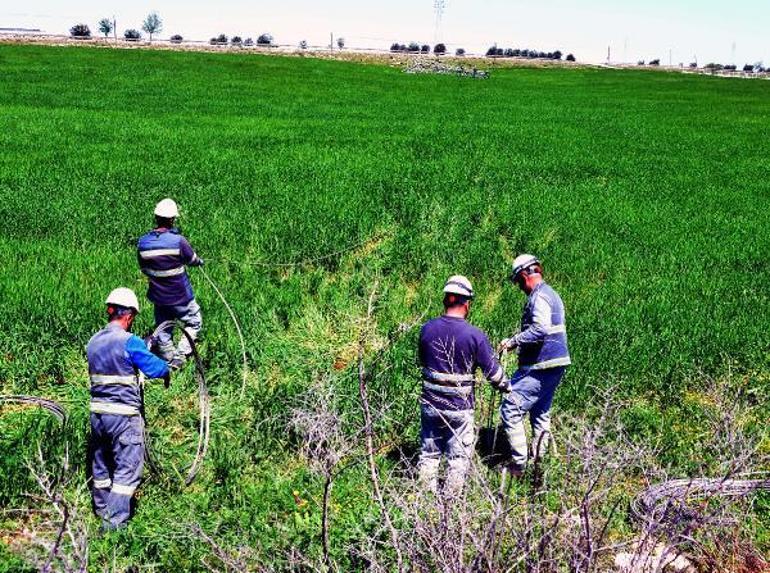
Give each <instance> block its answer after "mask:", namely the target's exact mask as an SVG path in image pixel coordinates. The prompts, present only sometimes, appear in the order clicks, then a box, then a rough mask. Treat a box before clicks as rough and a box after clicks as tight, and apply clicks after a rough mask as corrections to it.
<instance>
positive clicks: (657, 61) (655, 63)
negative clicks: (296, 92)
mask: <svg viewBox="0 0 770 573" xmlns="http://www.w3.org/2000/svg"><path fill="white" fill-rule="evenodd" d="M650 65H651V66H659V65H660V59H659V58H655V59H654V60H650Z"/></svg>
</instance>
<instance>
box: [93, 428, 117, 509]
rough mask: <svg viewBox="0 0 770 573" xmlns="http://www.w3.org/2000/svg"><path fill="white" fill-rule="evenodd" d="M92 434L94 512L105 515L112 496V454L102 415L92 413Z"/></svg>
mask: <svg viewBox="0 0 770 573" xmlns="http://www.w3.org/2000/svg"><path fill="white" fill-rule="evenodd" d="M90 419H91V435H90V437H89V444H88V448H89V457H90V462H91V480H92V481H91V499H92V501H93V504H94V512H95V513H96V515H98V516H99V517H104V516H105V512H106V511H107V500H108V498H109V496H110V487H111V486H112V480H111V479H110V468H109V464H108V461H109V459H110V456H111V452H110V451H109V444H110V441H111V440H110V438H109V437H108V436H106V435H105V433H104V424H103V423H102V417H101V416H100V415H98V414H91V416H90Z"/></svg>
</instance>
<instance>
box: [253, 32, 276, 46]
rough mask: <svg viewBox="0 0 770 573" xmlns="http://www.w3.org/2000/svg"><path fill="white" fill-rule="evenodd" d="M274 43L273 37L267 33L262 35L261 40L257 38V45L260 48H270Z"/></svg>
mask: <svg viewBox="0 0 770 573" xmlns="http://www.w3.org/2000/svg"><path fill="white" fill-rule="evenodd" d="M272 43H273V35H272V34H268V33H267V32H265V33H264V34H260V35H259V38H257V44H259V45H260V46H269V45H271V44H272Z"/></svg>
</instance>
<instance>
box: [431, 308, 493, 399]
mask: <svg viewBox="0 0 770 573" xmlns="http://www.w3.org/2000/svg"><path fill="white" fill-rule="evenodd" d="M419 358H420V364H421V366H422V367H423V378H424V382H423V400H424V401H425V402H427V403H429V404H431V405H434V406H435V407H437V408H439V409H442V410H470V409H472V408H473V405H474V402H473V384H474V371H475V370H476V368H481V370H482V373H483V374H484V376H485V377H487V378H490V377H492V376H495V375H496V373H497V370H498V368H499V366H498V364H497V361H496V360H495V357H494V352H493V351H492V346H491V345H490V343H489V339H488V338H487V335H486V334H484V333H483V332H482V331H481V330H479V329H478V328H476V327H475V326H473V325H471V324H469V323H468V322H467V321H465V320H464V319H462V318H459V317H453V316H440V317H438V318H434V319H433V320H430V321H428V322H427V323H425V325H424V326H423V327H422V330H421V331H420V343H419Z"/></svg>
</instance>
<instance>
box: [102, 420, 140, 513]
mask: <svg viewBox="0 0 770 573" xmlns="http://www.w3.org/2000/svg"><path fill="white" fill-rule="evenodd" d="M117 425H118V424H116V426H117ZM119 426H120V427H116V433H115V434H114V437H115V438H116V439H115V440H114V442H113V444H114V450H113V457H114V459H115V472H114V475H113V480H112V490H111V491H110V496H109V500H108V502H107V506H108V515H107V517H108V520H109V522H110V525H111V526H113V527H119V526H121V525H123V524H125V523H126V522H127V521H128V519H129V518H130V516H131V498H132V496H133V494H134V491H135V490H136V487H137V486H138V485H139V482H140V481H141V479H142V470H143V468H144V422H143V420H142V418H141V417H140V416H133V417H130V418H124V423H122V424H120V425H119Z"/></svg>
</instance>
